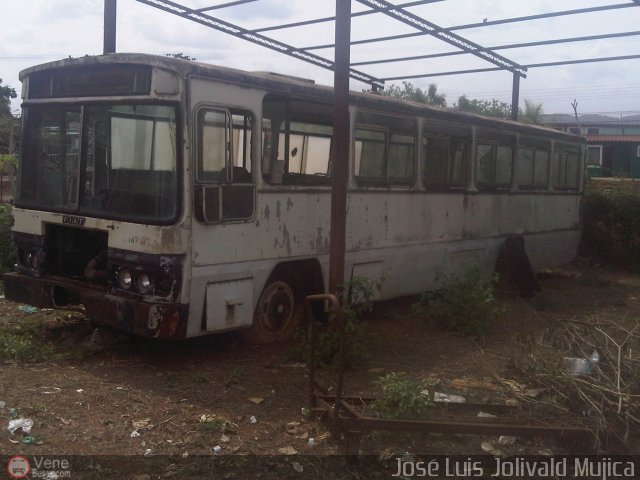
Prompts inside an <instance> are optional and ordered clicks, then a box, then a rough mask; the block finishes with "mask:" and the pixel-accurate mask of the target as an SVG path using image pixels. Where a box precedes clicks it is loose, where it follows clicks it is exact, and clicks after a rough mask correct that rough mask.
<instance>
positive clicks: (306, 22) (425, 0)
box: [251, 0, 444, 47]
mask: <svg viewBox="0 0 640 480" xmlns="http://www.w3.org/2000/svg"><path fill="white" fill-rule="evenodd" d="M443 1H444V0H417V1H414V2H407V3H402V4H400V5H396V6H397V7H398V8H409V7H415V6H416V5H425V4H427V3H437V2H443ZM373 13H378V12H377V11H376V10H365V11H364V12H356V13H352V14H351V18H354V17H362V16H365V15H371V14H373ZM335 19H336V17H322V18H314V19H312V20H304V21H301V22H293V23H283V24H281V25H273V26H271V27H262V28H256V29H254V30H251V31H252V32H254V33H260V32H270V31H272V30H282V29H285V28H294V27H303V26H306V25H314V24H317V23H326V22H334V21H335ZM331 46H332V47H333V44H332V45H331Z"/></svg>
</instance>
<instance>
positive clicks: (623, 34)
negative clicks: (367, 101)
mask: <svg viewBox="0 0 640 480" xmlns="http://www.w3.org/2000/svg"><path fill="white" fill-rule="evenodd" d="M638 1H640V0H638ZM636 35H640V31H634V32H620V33H606V34H603V35H588V36H584V37H570V38H558V39H555V40H540V41H537V42H525V43H512V44H509V45H495V46H493V47H486V49H487V50H508V49H512V48H526V47H538V46H543V45H554V44H558V43H572V42H586V41H590V40H603V39H606V38H622V37H632V36H636ZM466 54H468V52H461V51H452V52H442V53H430V54H427V55H414V56H411V57H399V58H388V59H383V60H368V61H365V62H354V63H352V64H351V66H353V67H359V66H362V65H378V64H381V63H393V62H408V61H413V60H426V59H429V58H441V57H451V56H454V55H466Z"/></svg>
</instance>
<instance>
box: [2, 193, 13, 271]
mask: <svg viewBox="0 0 640 480" xmlns="http://www.w3.org/2000/svg"><path fill="white" fill-rule="evenodd" d="M12 226H13V217H12V216H11V205H10V204H7V203H2V204H0V272H6V271H9V270H11V269H12V268H13V265H14V264H15V263H16V249H15V247H14V246H13V242H11V227H12Z"/></svg>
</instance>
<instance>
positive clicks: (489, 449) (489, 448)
mask: <svg viewBox="0 0 640 480" xmlns="http://www.w3.org/2000/svg"><path fill="white" fill-rule="evenodd" d="M480 448H482V451H483V452H487V453H491V452H493V451H494V450H495V449H496V447H494V446H493V444H491V443H489V442H482V444H481V445H480Z"/></svg>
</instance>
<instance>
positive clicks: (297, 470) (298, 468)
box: [293, 462, 304, 473]
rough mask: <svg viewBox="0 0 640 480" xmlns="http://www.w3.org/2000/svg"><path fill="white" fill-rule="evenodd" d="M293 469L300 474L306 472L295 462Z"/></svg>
mask: <svg viewBox="0 0 640 480" xmlns="http://www.w3.org/2000/svg"><path fill="white" fill-rule="evenodd" d="M293 469H294V470H295V471H296V472H298V473H302V472H304V468H303V467H302V465H300V464H299V463H298V462H293Z"/></svg>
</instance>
